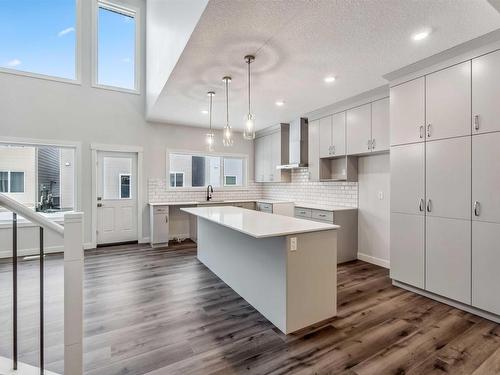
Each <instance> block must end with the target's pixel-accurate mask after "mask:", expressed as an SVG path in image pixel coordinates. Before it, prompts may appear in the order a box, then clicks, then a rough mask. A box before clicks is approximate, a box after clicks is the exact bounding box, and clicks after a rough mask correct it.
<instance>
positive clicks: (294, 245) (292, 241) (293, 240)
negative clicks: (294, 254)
mask: <svg viewBox="0 0 500 375" xmlns="http://www.w3.org/2000/svg"><path fill="white" fill-rule="evenodd" d="M290 251H297V237H292V238H290Z"/></svg>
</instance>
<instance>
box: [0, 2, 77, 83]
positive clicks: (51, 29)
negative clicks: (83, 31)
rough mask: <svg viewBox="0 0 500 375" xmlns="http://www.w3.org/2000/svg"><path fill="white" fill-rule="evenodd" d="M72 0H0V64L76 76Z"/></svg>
mask: <svg viewBox="0 0 500 375" xmlns="http://www.w3.org/2000/svg"><path fill="white" fill-rule="evenodd" d="M76 41H77V38H76V0H57V1H55V0H54V1H26V0H1V1H0V68H4V69H9V70H14V71H22V72H26V73H34V74H42V75H46V76H51V77H57V78H64V79H70V80H74V79H76V78H77V77H76V48H77V42H76Z"/></svg>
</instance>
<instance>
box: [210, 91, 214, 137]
mask: <svg viewBox="0 0 500 375" xmlns="http://www.w3.org/2000/svg"><path fill="white" fill-rule="evenodd" d="M212 97H213V95H212V94H210V132H212Z"/></svg>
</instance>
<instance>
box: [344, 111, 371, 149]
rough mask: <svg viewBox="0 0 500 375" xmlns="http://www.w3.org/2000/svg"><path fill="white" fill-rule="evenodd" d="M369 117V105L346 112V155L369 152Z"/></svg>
mask: <svg viewBox="0 0 500 375" xmlns="http://www.w3.org/2000/svg"><path fill="white" fill-rule="evenodd" d="M371 116H372V115H371V104H370V103H368V104H365V105H362V106H360V107H356V108H353V109H350V110H348V111H347V115H346V128H347V130H346V133H347V136H346V139H347V155H360V154H365V153H369V152H371V135H372V133H371V126H372V125H371V122H372V118H371Z"/></svg>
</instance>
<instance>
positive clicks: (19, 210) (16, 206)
mask: <svg viewBox="0 0 500 375" xmlns="http://www.w3.org/2000/svg"><path fill="white" fill-rule="evenodd" d="M0 206H2V207H5V208H7V209H9V210H10V211H12V212H15V213H16V214H18V215H20V216H22V217H24V218H25V219H28V220H29V221H31V222H32V223H34V224H37V225H38V226H40V227H42V228H45V229H48V230H50V231H52V232H54V233H57V234H59V235H60V236H61V237H64V227H63V226H62V225H60V224H57V223H56V222H54V221H52V220H49V219H48V218H46V217H45V216H43V215H42V214H40V213H39V212H36V211H34V210H32V209H31V208H29V207H27V206H25V205H24V204H22V203H19V202H18V201H16V200H14V199H12V198H11V197H9V196H7V195H6V194H5V193H0Z"/></svg>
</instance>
